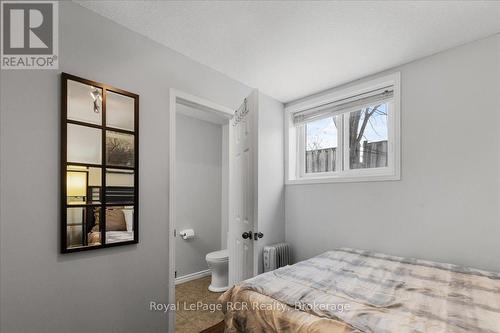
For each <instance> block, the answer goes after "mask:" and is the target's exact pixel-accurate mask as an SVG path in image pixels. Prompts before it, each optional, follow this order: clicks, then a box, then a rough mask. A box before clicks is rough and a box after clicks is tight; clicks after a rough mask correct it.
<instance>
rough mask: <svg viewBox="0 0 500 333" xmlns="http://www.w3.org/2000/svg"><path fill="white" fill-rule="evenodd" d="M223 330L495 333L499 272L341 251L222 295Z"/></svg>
mask: <svg viewBox="0 0 500 333" xmlns="http://www.w3.org/2000/svg"><path fill="white" fill-rule="evenodd" d="M220 301H221V302H222V303H223V305H224V311H225V320H226V330H227V332H290V331H300V332H333V333H344V332H377V333H379V332H382V333H385V332H398V333H405V332H426V333H432V332H436V333H437V332H440V333H441V332H454V333H465V332H475V333H500V274H499V273H494V272H487V271H482V270H477V269H472V268H467V267H461V266H456V265H452V264H441V263H435V262H430V261H424V260H418V259H406V258H401V257H395V256H389V255H384V254H380V253H374V252H370V251H362V250H355V249H348V248H343V249H338V250H334V251H329V252H326V253H324V254H322V255H319V256H317V257H314V258H311V259H309V260H305V261H302V262H299V263H297V264H295V265H292V266H286V267H283V268H280V269H278V270H275V271H272V272H268V273H264V274H261V275H258V276H256V277H254V278H252V279H249V280H246V281H243V282H242V283H239V284H237V285H236V286H234V287H232V288H231V289H230V290H228V291H227V292H226V293H224V294H223V295H222V296H221V298H220Z"/></svg>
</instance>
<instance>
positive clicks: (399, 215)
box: [286, 35, 500, 271]
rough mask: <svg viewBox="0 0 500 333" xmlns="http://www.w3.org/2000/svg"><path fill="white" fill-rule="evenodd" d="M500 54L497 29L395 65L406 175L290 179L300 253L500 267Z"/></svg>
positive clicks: (292, 235) (291, 225)
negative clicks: (372, 254)
mask: <svg viewBox="0 0 500 333" xmlns="http://www.w3.org/2000/svg"><path fill="white" fill-rule="evenodd" d="M499 62H500V36H499V35H496V36H493V37H491V38H488V39H485V40H481V41H478V42H474V43H471V44H468V45H465V46H462V47H459V48H456V49H453V50H449V51H447V52H444V53H440V54H436V55H434V56H431V57H428V58H425V59H422V60H419V61H416V62H413V63H410V64H407V65H405V66H402V67H401V68H397V69H395V70H399V71H401V76H402V85H401V90H402V131H401V133H402V179H401V181H394V182H369V183H336V184H316V185H290V186H287V187H286V219H287V220H286V221H287V225H286V238H287V240H288V241H289V242H291V243H292V244H293V248H294V251H295V256H296V259H304V258H308V257H311V256H313V255H316V254H318V253H320V252H323V251H325V250H328V249H333V248H335V247H339V246H349V247H355V248H364V249H372V250H376V251H381V252H386V253H391V254H396V255H403V256H412V257H419V258H425V259H430V260H437V261H446V262H452V263H457V264H463V265H468V266H475V267H479V268H485V269H490V270H496V271H500V261H499V260H498V258H499V255H500V247H499V239H500V214H499V208H500V205H499V203H500V193H499V179H500V149H499V143H500V141H499V139H500V137H499V136H500V122H499V115H500V82H499V80H500V64H499ZM389 72H392V71H389Z"/></svg>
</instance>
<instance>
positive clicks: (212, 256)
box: [205, 250, 229, 261]
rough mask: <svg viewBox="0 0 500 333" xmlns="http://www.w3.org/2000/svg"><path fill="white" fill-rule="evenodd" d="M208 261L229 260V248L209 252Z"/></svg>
mask: <svg viewBox="0 0 500 333" xmlns="http://www.w3.org/2000/svg"><path fill="white" fill-rule="evenodd" d="M205 259H206V260H207V261H209V260H210V261H229V253H228V252H227V250H221V251H214V252H210V253H208V254H207V256H206V257H205Z"/></svg>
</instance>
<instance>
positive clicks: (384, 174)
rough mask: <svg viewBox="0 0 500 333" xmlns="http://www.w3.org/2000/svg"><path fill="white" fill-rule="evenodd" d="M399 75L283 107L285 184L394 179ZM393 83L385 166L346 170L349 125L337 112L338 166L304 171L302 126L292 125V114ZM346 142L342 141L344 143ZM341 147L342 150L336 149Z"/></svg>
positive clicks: (398, 139) (397, 166)
mask: <svg viewBox="0 0 500 333" xmlns="http://www.w3.org/2000/svg"><path fill="white" fill-rule="evenodd" d="M400 82H401V74H400V73H399V72H397V73H393V74H390V75H386V76H382V77H379V78H376V79H373V80H369V81H365V82H363V83H359V84H355V85H350V86H348V87H346V88H342V89H335V90H333V91H329V92H326V93H322V94H319V95H316V96H313V97H310V98H307V97H306V98H305V99H302V100H300V101H298V102H293V103H290V104H288V105H286V106H285V120H284V121H285V124H284V125H285V183H286V184H287V185H292V184H314V183H336V182H364V181H394V180H400V179H401V133H400V132H401V87H400V85H401V84H400ZM387 86H393V89H394V93H393V94H394V95H393V98H392V100H391V101H390V102H389V112H388V118H387V124H388V132H387V134H388V143H389V145H388V152H387V153H388V155H387V167H383V168H366V169H350V166H349V163H348V161H349V153H350V151H349V149H348V147H345V146H346V144H347V146H348V140H349V133H348V131H345V130H344V129H347V128H349V126H348V125H349V116H348V113H344V114H341V115H337V116H335V117H337V121H338V122H341V121H342V122H343V126H340V128H339V131H338V133H337V147H338V148H337V150H336V153H337V156H336V163H337V165H339V166H342V165H344V163H343V161H347V164H345V166H344V168H343V170H342V167H340V168H338V167H337V170H335V171H333V172H321V173H308V174H306V173H305V126H304V125H301V126H295V124H294V123H293V115H294V114H295V113H297V112H301V111H304V110H308V109H311V108H314V107H318V106H320V105H324V104H326V103H332V102H335V101H338V100H342V99H345V98H349V97H352V96H356V95H359V94H363V93H367V92H370V91H373V90H376V89H380V88H384V87H387ZM344 143H346V144H344ZM339 148H342V149H339Z"/></svg>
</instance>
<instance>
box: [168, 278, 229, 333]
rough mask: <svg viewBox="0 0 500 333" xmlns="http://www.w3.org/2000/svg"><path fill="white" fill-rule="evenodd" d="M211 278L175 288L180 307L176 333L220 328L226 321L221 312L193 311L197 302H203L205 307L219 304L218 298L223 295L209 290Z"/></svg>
mask: <svg viewBox="0 0 500 333" xmlns="http://www.w3.org/2000/svg"><path fill="white" fill-rule="evenodd" d="M210 278H211V277H210V276H207V277H204V278H201V279H197V280H193V281H189V282H186V283H183V284H179V285H177V286H175V299H176V302H177V304H178V306H179V309H178V310H177V312H176V314H175V323H176V324H175V326H176V329H175V331H176V333H187V332H189V333H195V332H200V331H203V330H206V329H209V328H215V329H216V328H217V327H219V326H220V322H221V321H222V320H223V319H224V315H223V313H222V312H221V311H212V310H210V309H200V308H199V309H194V310H192V307H195V308H196V304H197V302H201V304H203V306H205V305H207V306H210V305H211V304H212V305H215V304H217V298H219V296H220V295H221V294H222V293H214V292H211V291H209V290H208V285H209V284H210ZM217 325H218V326H217ZM222 331H223V329H222ZM211 332H218V331H211Z"/></svg>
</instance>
